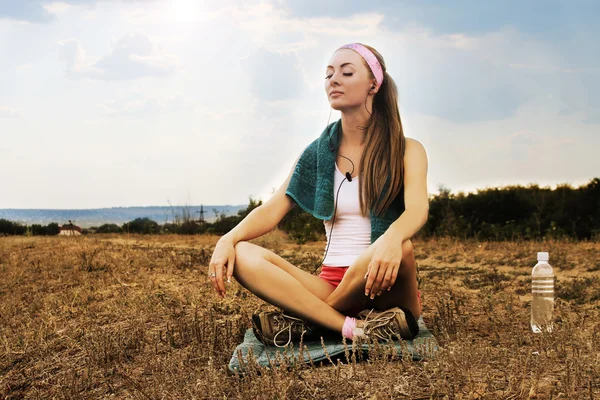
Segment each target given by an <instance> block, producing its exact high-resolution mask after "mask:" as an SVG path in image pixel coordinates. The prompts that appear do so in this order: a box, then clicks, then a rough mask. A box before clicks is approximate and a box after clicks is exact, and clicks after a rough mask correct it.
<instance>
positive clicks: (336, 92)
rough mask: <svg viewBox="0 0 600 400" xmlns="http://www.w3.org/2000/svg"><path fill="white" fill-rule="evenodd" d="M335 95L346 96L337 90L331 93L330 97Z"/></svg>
mask: <svg viewBox="0 0 600 400" xmlns="http://www.w3.org/2000/svg"><path fill="white" fill-rule="evenodd" d="M335 94H344V93H342V92H340V91H337V90H334V91H332V92H331V93H329V95H330V96H333V95H335Z"/></svg>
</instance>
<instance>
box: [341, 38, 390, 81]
mask: <svg viewBox="0 0 600 400" xmlns="http://www.w3.org/2000/svg"><path fill="white" fill-rule="evenodd" d="M340 49H351V50H354V51H355V52H357V53H358V54H360V55H361V57H362V58H364V59H365V61H366V62H367V64H369V67H370V68H371V71H372V72H373V75H375V79H377V87H376V89H375V90H377V89H379V87H380V86H381V84H382V83H383V68H381V64H379V60H377V57H375V54H373V53H372V52H371V50H369V49H367V48H366V47H365V46H363V45H362V44H360V43H350V44H346V45H344V46H342V47H340ZM338 50H339V49H338Z"/></svg>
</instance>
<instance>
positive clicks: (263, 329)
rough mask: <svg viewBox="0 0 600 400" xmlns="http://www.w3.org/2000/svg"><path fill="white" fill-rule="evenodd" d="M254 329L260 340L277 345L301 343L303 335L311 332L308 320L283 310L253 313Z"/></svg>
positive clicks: (270, 344)
mask: <svg viewBox="0 0 600 400" xmlns="http://www.w3.org/2000/svg"><path fill="white" fill-rule="evenodd" d="M252 330H253V331H254V335H255V336H256V338H257V339H258V340H259V341H261V342H262V343H264V344H266V345H269V346H276V347H285V346H287V345H288V344H290V343H299V342H300V339H301V338H302V337H303V335H304V336H308V335H309V334H310V333H311V328H310V327H309V326H308V323H307V321H305V320H303V319H302V318H298V317H295V316H292V315H289V314H287V313H285V312H282V311H261V312H259V313H257V314H254V315H252Z"/></svg>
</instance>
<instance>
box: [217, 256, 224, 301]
mask: <svg viewBox="0 0 600 400" xmlns="http://www.w3.org/2000/svg"><path fill="white" fill-rule="evenodd" d="M215 273H216V274H217V287H218V288H219V294H220V295H221V297H223V296H224V295H225V285H224V284H223V264H221V263H219V264H217V268H216V270H215Z"/></svg>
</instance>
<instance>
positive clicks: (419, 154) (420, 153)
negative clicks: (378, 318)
mask: <svg viewBox="0 0 600 400" xmlns="http://www.w3.org/2000/svg"><path fill="white" fill-rule="evenodd" d="M404 157H405V158H408V159H421V160H422V159H425V160H427V152H426V151H425V147H424V146H423V144H422V143H421V142H419V141H418V140H417V139H413V138H409V137H407V138H406V150H405V153H404Z"/></svg>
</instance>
